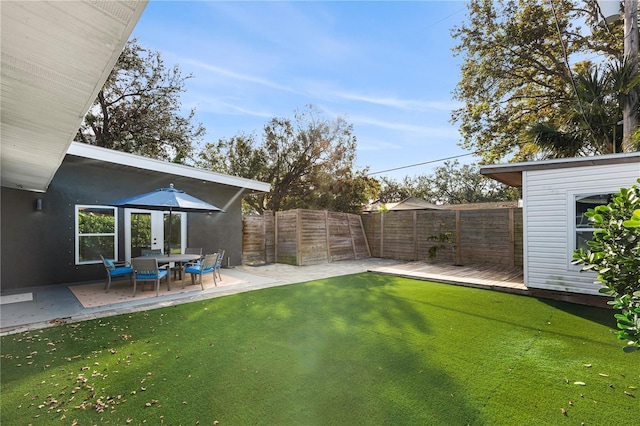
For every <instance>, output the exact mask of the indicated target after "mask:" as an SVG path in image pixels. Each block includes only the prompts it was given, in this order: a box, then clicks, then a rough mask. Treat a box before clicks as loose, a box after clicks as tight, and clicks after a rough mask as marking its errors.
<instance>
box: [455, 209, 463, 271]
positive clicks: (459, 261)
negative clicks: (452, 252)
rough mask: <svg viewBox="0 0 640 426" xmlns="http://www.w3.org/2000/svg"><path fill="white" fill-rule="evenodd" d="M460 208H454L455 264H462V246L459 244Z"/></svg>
mask: <svg viewBox="0 0 640 426" xmlns="http://www.w3.org/2000/svg"><path fill="white" fill-rule="evenodd" d="M461 228H462V226H461V224H460V210H456V265H462V247H461V245H460V241H461V238H460V231H461Z"/></svg>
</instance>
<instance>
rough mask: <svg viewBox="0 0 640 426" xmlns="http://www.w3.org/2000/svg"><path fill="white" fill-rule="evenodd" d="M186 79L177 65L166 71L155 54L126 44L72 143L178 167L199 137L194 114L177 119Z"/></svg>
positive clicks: (200, 131)
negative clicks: (125, 153) (173, 163)
mask: <svg viewBox="0 0 640 426" xmlns="http://www.w3.org/2000/svg"><path fill="white" fill-rule="evenodd" d="M189 78H191V75H188V76H182V74H181V72H180V69H179V67H178V66H177V65H176V66H174V67H173V68H171V69H167V67H166V66H165V64H164V62H163V61H162V58H161V56H160V53H159V52H153V51H149V50H147V49H144V48H143V47H141V46H140V45H138V43H137V41H136V40H135V39H134V40H130V41H129V42H128V43H127V44H126V46H125V47H124V49H123V51H122V53H121V54H120V57H119V58H118V61H117V63H116V65H115V66H114V68H113V70H112V71H111V73H110V74H109V77H108V78H107V80H106V81H105V83H104V85H103V86H102V89H101V90H100V92H98V97H97V98H96V100H95V102H94V104H93V107H92V108H91V109H90V110H89V112H88V113H87V115H86V116H85V118H84V121H83V123H82V126H81V127H80V129H79V130H78V133H77V134H76V137H75V140H76V141H79V142H85V143H89V144H92V145H97V146H101V147H104V148H109V149H116V150H119V151H124V152H129V153H133V154H139V155H144V156H146V157H152V158H158V159H162V160H170V161H177V162H182V161H183V159H184V158H189V157H190V156H192V152H193V147H194V146H195V145H197V143H198V141H199V140H200V138H201V137H202V136H203V135H204V133H205V129H204V127H203V126H202V124H199V123H198V124H192V121H193V119H194V116H195V110H194V109H192V110H191V111H190V113H189V114H188V115H187V116H186V117H183V116H181V115H179V111H180V106H181V104H180V93H182V92H184V91H185V88H184V86H185V81H186V80H187V79H189Z"/></svg>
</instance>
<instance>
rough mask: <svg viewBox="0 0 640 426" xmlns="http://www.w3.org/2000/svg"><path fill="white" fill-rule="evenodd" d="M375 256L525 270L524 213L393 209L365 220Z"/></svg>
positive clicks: (514, 211)
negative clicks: (523, 260) (523, 266)
mask: <svg viewBox="0 0 640 426" xmlns="http://www.w3.org/2000/svg"><path fill="white" fill-rule="evenodd" d="M362 221H363V224H364V228H365V232H366V234H367V239H368V241H369V248H370V250H371V255H372V256H374V257H380V258H388V259H398V260H407V261H412V260H427V261H432V262H441V263H449V264H456V265H465V264H470V263H486V264H493V265H502V266H508V267H522V248H523V245H522V209H519V208H505V209H484V210H455V211H453V210H413V211H392V212H387V213H378V214H372V215H366V216H363V217H362Z"/></svg>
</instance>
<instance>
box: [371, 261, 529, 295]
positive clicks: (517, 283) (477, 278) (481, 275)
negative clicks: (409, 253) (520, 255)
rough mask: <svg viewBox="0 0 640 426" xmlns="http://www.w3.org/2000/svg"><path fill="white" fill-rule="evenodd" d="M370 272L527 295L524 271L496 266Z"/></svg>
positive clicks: (410, 266)
mask: <svg viewBox="0 0 640 426" xmlns="http://www.w3.org/2000/svg"><path fill="white" fill-rule="evenodd" d="M371 272H376V273H380V274H388V275H394V276H398V277H405V278H413V279H419V280H428V281H436V282H441V283H446V284H456V285H462V286H465V287H475V288H484V289H487V290H495V291H503V292H507V293H515V294H523V295H528V294H529V291H528V290H527V287H525V285H524V279H523V274H522V269H513V268H505V267H500V266H495V265H466V266H454V265H439V264H431V263H425V262H409V263H402V264H398V265H391V266H381V267H378V268H375V269H372V270H371Z"/></svg>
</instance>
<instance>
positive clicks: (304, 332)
mask: <svg viewBox="0 0 640 426" xmlns="http://www.w3.org/2000/svg"><path fill="white" fill-rule="evenodd" d="M614 326H615V323H614V321H613V316H612V312H611V311H606V310H602V309H597V308H588V307H583V306H579V305H572V304H567V303H561V302H552V301H543V300H538V299H534V298H529V297H524V296H516V295H510V294H505V293H498V292H491V291H486V290H479V289H471V288H465V287H458V286H453V285H444V284H436V283H430V282H424V281H416V280H410V279H404V278H394V277H388V276H383V275H376V274H372V273H364V274H357V275H351V276H346V277H336V278H331V279H325V280H318V281H312V282H308V283H304V284H295V285H290V286H284V287H274V288H270V289H265V290H260V291H254V292H250V293H244V294H238V295H233V296H226V297H221V298H217V299H210V300H206V301H199V302H194V303H190V304H184V305H178V306H172V307H168V308H163V309H158V310H154V311H147V312H140V313H136V314H129V315H122V316H118V317H112V318H104V319H100V320H94V321H86V322H82V323H77V324H70V325H65V326H59V327H56V328H52V329H46V330H38V331H33V332H28V333H21V334H17V335H10V336H5V337H3V338H2V348H1V353H2V359H1V360H2V371H1V373H2V376H1V380H2V399H1V402H0V409H1V414H0V424H2V425H22V424H29V423H31V424H34V425H36V424H43V425H49V424H65V425H67V424H72V423H73V422H74V420H77V424H78V425H88V424H98V423H100V424H114V425H124V424H142V423H143V422H145V421H146V423H147V424H154V425H157V424H171V425H178V424H184V425H194V424H200V425H211V424H213V423H214V422H215V421H218V422H219V424H220V425H248V424H261V425H363V424H393V425H425V424H438V425H439V424H442V425H466V424H472V425H541V424H550V425H562V424H568V425H569V424H570V425H580V424H581V423H582V422H584V424H585V425H604V424H634V422H635V424H637V422H638V418H639V417H638V415H639V413H640V390H639V388H640V358H639V357H638V356H637V354H625V353H623V352H622V350H621V342H620V341H617V340H616V339H615V337H614V336H613V335H612V334H611V332H610V329H611V328H612V327H614Z"/></svg>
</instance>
